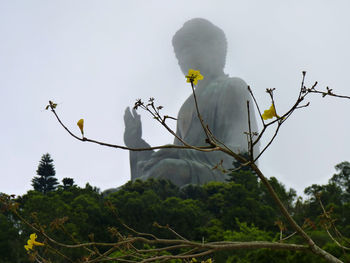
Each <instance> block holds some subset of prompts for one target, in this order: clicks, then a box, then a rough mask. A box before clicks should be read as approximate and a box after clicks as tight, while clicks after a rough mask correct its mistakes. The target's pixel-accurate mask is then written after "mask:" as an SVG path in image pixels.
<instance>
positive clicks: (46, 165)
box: [32, 153, 58, 194]
mask: <svg viewBox="0 0 350 263" xmlns="http://www.w3.org/2000/svg"><path fill="white" fill-rule="evenodd" d="M36 173H37V175H39V176H35V177H34V178H33V179H32V186H33V187H34V190H35V191H38V192H41V193H43V194H46V193H48V192H50V191H54V190H55V189H56V187H57V185H58V181H57V178H56V177H55V174H56V171H55V167H54V165H53V160H52V159H51V156H50V154H48V153H46V154H44V155H43V156H42V157H41V160H40V163H39V166H38V169H37V171H36Z"/></svg>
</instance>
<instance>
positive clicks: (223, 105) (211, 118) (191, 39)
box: [124, 18, 257, 187]
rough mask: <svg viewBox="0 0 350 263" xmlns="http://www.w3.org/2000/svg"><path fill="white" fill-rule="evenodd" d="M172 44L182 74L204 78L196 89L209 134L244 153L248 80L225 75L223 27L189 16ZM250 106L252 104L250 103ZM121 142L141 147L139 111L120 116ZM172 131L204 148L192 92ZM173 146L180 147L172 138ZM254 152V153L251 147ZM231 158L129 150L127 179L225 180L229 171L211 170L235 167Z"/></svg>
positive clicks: (182, 151)
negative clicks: (197, 72)
mask: <svg viewBox="0 0 350 263" xmlns="http://www.w3.org/2000/svg"><path fill="white" fill-rule="evenodd" d="M173 46H174V50H175V54H176V57H177V59H178V62H179V65H180V68H181V70H182V72H183V73H184V74H187V72H188V70H189V69H195V70H200V72H201V74H202V75H203V76H204V79H203V80H200V81H199V82H198V85H197V86H196V88H195V92H196V96H197V101H198V106H199V111H200V113H201V115H202V118H203V120H204V122H205V124H206V125H208V127H209V128H210V130H211V132H212V133H213V135H214V136H215V137H216V138H217V139H218V140H220V141H221V142H223V143H224V144H225V145H226V146H228V147H229V148H230V149H232V150H234V151H236V152H238V153H245V152H247V148H248V146H247V144H248V142H247V135H246V134H244V132H247V131H248V113H247V101H248V100H249V101H250V100H251V97H250V94H249V92H248V89H247V84H246V83H245V82H244V81H243V80H241V79H239V78H230V77H228V76H227V75H226V74H224V71H223V69H224V66H225V57H226V46H227V44H226V37H225V35H224V33H223V31H222V30H221V29H220V28H218V27H216V26H215V25H213V24H212V23H210V22H209V21H207V20H205V19H200V18H196V19H192V20H190V21H188V22H186V23H185V24H184V26H183V27H182V28H181V29H180V30H179V31H178V32H177V33H176V34H175V36H174V37H173ZM251 105H253V104H252V103H251ZM250 114H251V127H252V131H257V124H256V119H255V115H254V110H253V106H252V107H250ZM124 122H125V133H124V141H125V145H126V146H128V147H133V148H145V147H150V145H149V144H148V143H147V142H146V141H144V140H143V139H142V128H141V120H140V115H138V114H137V112H136V110H132V111H131V110H130V109H129V108H127V109H126V111H125V115H124ZM176 134H177V135H178V136H179V137H180V138H181V139H183V140H184V141H185V142H187V143H188V144H191V145H193V146H205V145H207V144H206V142H205V139H206V136H205V132H204V131H203V128H202V126H201V123H200V121H199V119H198V116H197V112H196V107H195V103H194V98H193V95H191V96H189V97H188V98H187V100H186V101H185V102H184V104H183V105H182V106H181V109H180V111H179V114H178V117H177V129H176ZM174 144H175V145H183V144H182V143H181V142H180V141H179V140H178V139H176V138H175V141H174ZM255 152H256V151H255ZM233 161H234V159H233V158H232V157H231V156H228V155H227V154H224V153H222V152H218V151H215V152H199V151H196V150H189V149H161V150H158V151H130V167H131V179H132V180H135V179H142V180H146V179H148V178H158V179H168V180H170V181H172V182H173V183H175V184H176V185H178V186H180V187H181V186H185V185H187V184H204V183H207V182H210V181H220V182H223V181H225V179H226V178H227V175H225V174H224V173H222V171H221V170H220V169H213V167H215V166H217V165H218V164H219V163H222V168H223V169H228V168H233V164H232V163H233Z"/></svg>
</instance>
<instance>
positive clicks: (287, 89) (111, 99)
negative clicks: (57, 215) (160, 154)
mask: <svg viewBox="0 0 350 263" xmlns="http://www.w3.org/2000/svg"><path fill="white" fill-rule="evenodd" d="M349 8H350V2H348V1H345V0H344V1H337V0H335V1H325V0H317V1H301V0H300V1H280V0H275V1H272V0H270V1H268V0H265V1H261V0H256V1H249V0H245V1H220V0H215V1H205V0H198V1H194V0H177V1H170V0H168V1H164V0H154V1H145V0H139V1H135V0H128V1H118V0H113V1H106V0H99V1H97V0H96V1H91V0H81V1H72V0H56V1H54V0H52V1H46V0H41V1H39V0H31V1H28V0H22V1H17V0H8V1H6V0H0V37H1V39H0V100H1V103H0V125H1V126H0V127H1V129H0V176H1V178H0V179H1V183H0V192H6V193H9V194H12V193H13V194H24V193H25V192H26V191H27V190H30V189H31V188H32V187H31V179H32V178H33V176H35V175H36V172H35V171H36V169H37V166H38V163H39V161H40V158H41V156H42V154H44V153H47V152H48V153H50V154H51V155H52V158H53V159H54V161H55V167H56V174H57V177H58V179H59V180H60V181H61V180H62V178H64V177H72V178H74V180H75V182H76V183H77V184H78V185H80V186H84V185H85V183H86V182H89V183H90V184H91V185H93V186H97V187H99V188H101V189H102V190H104V189H107V188H111V187H116V186H119V185H121V184H124V183H125V182H127V181H128V180H129V178H130V172H129V154H128V152H126V151H123V150H115V149H111V148H105V147H101V146H98V145H93V144H89V143H82V142H79V141H76V140H75V139H73V138H72V137H70V136H69V135H68V134H67V133H66V132H65V131H64V130H63V128H61V127H60V126H59V124H58V122H57V121H56V120H55V118H54V116H53V115H52V114H51V112H49V111H45V110H43V109H44V107H45V106H46V105H47V104H48V100H53V101H55V102H58V104H59V105H58V108H57V112H58V113H59V114H60V116H61V118H62V120H63V121H64V122H65V123H66V124H67V125H68V126H69V127H70V128H71V129H72V131H74V132H76V133H77V134H78V135H79V130H78V127H77V126H76V122H77V121H78V120H79V119H80V118H84V119H85V134H86V136H87V137H89V138H92V139H97V140H102V141H106V142H110V143H115V144H123V131H124V123H123V114H124V109H125V108H126V107H127V106H132V105H133V104H134V101H135V99H136V98H142V99H144V100H146V99H148V98H149V97H155V98H156V102H157V103H159V104H160V105H163V106H165V108H164V109H163V112H164V113H165V114H168V115H171V116H176V115H177V112H178V110H179V108H180V106H181V104H182V103H183V102H184V100H185V98H187V97H188V96H189V95H190V92H191V91H190V89H189V86H188V85H187V84H186V83H185V79H184V77H183V75H182V73H181V71H180V69H179V67H178V65H177V61H176V59H175V56H174V53H173V49H172V45H171V39H172V36H173V35H174V33H175V32H176V31H177V30H178V29H179V28H180V27H181V26H182V25H183V23H184V22H185V21H187V20H189V19H191V18H195V17H202V18H206V19H208V20H210V21H211V22H212V23H214V24H215V25H217V26H219V27H220V28H222V29H223V30H224V32H225V33H226V36H227V40H228V56H227V65H226V68H225V72H226V73H228V74H230V76H238V77H241V78H243V79H244V80H245V81H246V82H247V83H248V84H249V85H250V86H251V87H252V88H253V91H254V93H255V95H256V97H257V99H258V100H259V102H260V105H261V108H268V107H269V106H270V102H269V98H268V95H267V94H266V93H265V89H266V88H276V89H277V90H276V93H275V96H276V104H277V108H278V110H279V112H281V113H282V112H283V111H285V110H287V109H288V108H289V107H290V106H291V105H292V104H293V103H294V101H295V99H296V97H297V94H298V90H299V86H300V80H301V71H303V70H306V71H307V72H308V74H307V81H306V84H308V85H312V84H313V82H314V81H316V80H317V81H319V88H325V87H326V86H329V87H331V88H333V89H334V91H335V92H336V93H340V94H344V95H346V94H347V95H349V94H350V89H349V83H350V74H349V72H348V71H349V69H350V50H349V47H350V35H349V32H350V31H349V29H350V16H349V15H348V11H349ZM310 99H311V106H310V107H309V108H306V109H303V110H300V111H298V112H297V113H295V115H294V116H292V118H290V120H288V122H287V123H285V125H284V126H283V127H282V129H281V131H280V134H279V136H278V138H277V139H276V141H275V143H274V144H273V145H272V146H271V147H270V148H269V149H268V151H267V152H266V154H265V155H264V156H263V157H262V158H261V160H260V167H261V169H262V171H263V172H265V174H266V176H275V177H277V178H278V179H279V180H281V181H282V182H283V183H284V184H286V186H287V187H293V188H295V189H296V190H298V193H299V194H301V193H302V190H303V189H304V188H305V187H306V186H309V185H311V184H313V183H318V184H322V183H326V182H327V180H328V179H329V178H330V177H331V175H332V174H333V173H334V166H335V165H336V164H338V163H340V162H341V161H344V160H348V161H350V147H349V146H350V142H349V136H348V133H349V130H350V122H349V119H348V116H349V110H350V101H346V100H339V99H333V98H326V99H322V98H320V97H319V96H316V95H315V96H313V97H312V98H311V97H310ZM142 122H143V137H144V139H145V140H146V141H147V142H149V143H150V144H151V145H153V146H154V145H160V144H165V143H170V142H172V141H173V139H172V138H171V136H170V135H169V134H167V132H166V131H165V130H164V129H162V127H160V126H159V125H157V124H156V123H155V121H154V120H152V119H151V117H149V116H148V115H147V114H146V113H142ZM266 141H267V138H265V140H264V142H266Z"/></svg>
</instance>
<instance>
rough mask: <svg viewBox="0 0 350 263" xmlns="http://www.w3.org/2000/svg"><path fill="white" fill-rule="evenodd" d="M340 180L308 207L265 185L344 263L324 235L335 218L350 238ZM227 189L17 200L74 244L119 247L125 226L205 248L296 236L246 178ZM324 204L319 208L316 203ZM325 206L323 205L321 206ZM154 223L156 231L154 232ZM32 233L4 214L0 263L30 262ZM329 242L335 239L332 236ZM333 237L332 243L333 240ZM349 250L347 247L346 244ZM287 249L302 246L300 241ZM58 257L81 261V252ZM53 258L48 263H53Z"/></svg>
mask: <svg viewBox="0 0 350 263" xmlns="http://www.w3.org/2000/svg"><path fill="white" fill-rule="evenodd" d="M336 170H337V173H336V174H335V175H333V176H332V178H331V179H330V180H329V182H328V184H326V185H317V184H315V185H312V186H310V187H307V188H306V189H305V194H306V195H307V197H308V198H307V199H306V200H302V198H300V197H298V196H297V195H296V192H295V191H294V190H293V189H286V187H285V186H284V185H283V184H282V183H281V182H279V181H278V180H277V179H276V178H273V177H272V178H270V179H269V181H270V183H271V184H272V186H273V187H274V189H275V190H276V192H277V194H278V195H279V197H280V198H281V200H282V201H283V202H284V204H285V205H286V207H287V208H288V210H289V211H291V213H292V214H293V217H294V218H295V219H296V221H297V222H298V223H299V224H300V225H303V227H304V229H306V231H307V232H308V233H310V235H311V236H312V238H313V239H314V240H315V241H316V243H317V244H318V245H319V246H322V247H323V248H325V249H326V250H327V251H329V252H331V253H332V254H333V255H335V256H337V257H340V258H341V259H343V260H344V261H345V262H349V257H348V256H347V255H346V253H345V252H346V251H343V250H342V249H341V248H340V247H339V246H337V245H336V244H335V243H334V242H333V241H332V240H331V238H330V237H329V235H328V234H327V232H326V230H325V227H326V226H327V224H330V222H329V220H328V219H327V218H326V215H325V213H324V211H323V210H322V205H323V206H324V209H325V211H326V212H327V216H329V217H330V218H332V220H333V221H332V222H333V223H334V225H336V227H337V229H338V230H339V232H340V233H341V234H342V235H343V236H344V237H350V163H348V162H343V163H341V164H339V165H337V166H336ZM230 178H231V179H230V182H227V183H217V182H212V183H209V184H206V185H204V186H193V185H189V186H187V187H184V188H182V189H179V188H178V187H176V186H175V185H173V184H172V183H170V182H169V181H163V180H160V181H158V180H148V181H135V182H128V183H127V184H125V185H124V186H122V187H120V188H119V189H118V190H117V191H115V192H113V193H108V194H107V193H101V192H100V191H99V189H98V188H96V187H92V186H90V185H89V184H87V185H86V186H85V187H84V188H80V187H78V186H75V185H73V184H64V185H58V187H57V188H56V189H55V190H53V191H45V192H43V191H38V190H36V191H35V190H31V191H28V192H27V194H25V195H23V196H19V197H18V198H16V202H18V203H19V212H20V214H21V215H22V216H23V217H24V218H26V219H27V220H28V222H30V223H31V224H34V225H36V226H40V227H42V228H43V229H44V230H45V232H46V233H47V234H49V235H51V236H53V237H55V239H56V240H57V241H59V242H63V243H68V244H74V243H76V242H87V241H91V240H95V241H101V242H113V241H116V236H115V231H116V230H118V231H119V232H120V233H122V234H124V235H128V234H130V230H128V229H127V228H126V227H125V225H124V224H126V225H128V226H130V227H132V228H133V229H135V230H136V231H139V232H143V233H152V234H155V235H157V236H159V237H162V238H174V235H173V234H172V233H171V232H170V231H169V230H167V229H164V228H161V227H159V225H160V226H166V225H169V226H170V227H171V228H172V229H174V230H176V232H177V233H179V234H180V235H182V236H183V237H185V238H187V239H190V240H196V241H202V242H209V241H222V240H229V241H253V240H260V241H262V240H267V241H278V240H279V239H280V238H281V234H282V238H284V237H287V236H288V235H291V234H293V229H290V227H289V226H288V224H286V223H285V222H284V219H283V217H282V216H281V214H280V212H279V210H278V209H277V207H276V205H275V203H274V201H273V200H272V198H271V197H270V195H269V194H268V192H267V190H266V189H265V187H264V186H263V185H262V183H261V182H260V181H259V180H258V179H257V177H256V176H255V175H254V174H253V173H252V172H250V171H247V170H246V171H239V172H234V173H232V174H231V177H230ZM320 201H321V203H320ZM321 204H322V205H321ZM155 223H156V224H155ZM32 232H33V230H32V229H31V228H30V227H29V226H28V225H26V224H25V223H24V222H22V221H20V220H18V218H16V217H15V216H14V215H13V214H11V213H10V212H9V211H6V210H5V209H4V208H3V209H2V212H1V213H0V255H1V257H0V262H6V263H7V262H27V261H28V256H27V255H26V251H25V250H24V247H23V246H24V244H25V243H26V240H27V239H28V237H29V235H30V234H31V233H32ZM332 234H334V233H332ZM335 237H337V236H336V235H335ZM338 241H339V242H345V243H343V244H344V245H347V246H349V243H347V244H346V242H349V241H350V240H349V239H346V238H344V239H343V240H342V241H340V240H339V239H338ZM284 242H301V239H300V238H299V237H297V235H294V236H292V237H291V238H289V239H287V240H286V241H284ZM63 252H64V253H65V254H66V255H67V256H69V257H71V258H73V259H75V260H78V259H81V257H82V256H83V255H84V251H83V250H79V249H65V250H63ZM47 255H48V257H51V259H52V261H53V262H62V260H59V261H57V260H58V259H56V258H55V257H52V256H49V254H47ZM212 258H213V259H214V260H215V261H216V262H239V263H246V262H317V263H319V262H323V261H322V260H320V259H319V258H318V257H316V256H314V255H313V254H310V253H300V252H291V251H267V250H264V249H261V250H256V251H230V252H220V253H217V254H215V255H213V257H212Z"/></svg>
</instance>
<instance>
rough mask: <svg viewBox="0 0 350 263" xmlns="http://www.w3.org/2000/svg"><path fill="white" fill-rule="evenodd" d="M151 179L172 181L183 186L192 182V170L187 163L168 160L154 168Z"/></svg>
mask: <svg viewBox="0 0 350 263" xmlns="http://www.w3.org/2000/svg"><path fill="white" fill-rule="evenodd" d="M150 177H152V178H156V179H166V180H170V181H171V182H173V183H174V184H175V185H177V186H182V185H184V184H188V183H189V182H190V170H189V167H188V165H187V162H186V161H183V160H179V159H171V158H166V159H163V160H161V161H159V162H158V163H157V164H156V165H155V166H154V167H153V169H152V171H151V174H150Z"/></svg>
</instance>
